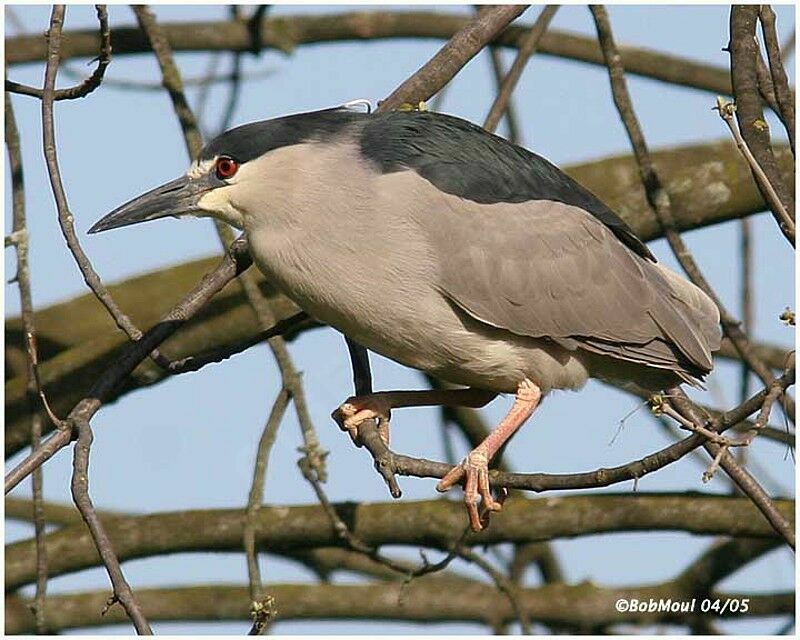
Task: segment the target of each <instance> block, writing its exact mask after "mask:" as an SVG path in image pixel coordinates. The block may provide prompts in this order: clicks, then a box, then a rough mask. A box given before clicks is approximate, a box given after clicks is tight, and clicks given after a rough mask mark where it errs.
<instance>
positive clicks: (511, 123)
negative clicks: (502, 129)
mask: <svg viewBox="0 0 800 640" xmlns="http://www.w3.org/2000/svg"><path fill="white" fill-rule="evenodd" d="M487 49H488V52H489V61H490V62H491V63H492V75H493V76H494V79H495V84H496V86H497V89H496V91H500V87H501V85H502V83H503V78H504V77H505V75H506V72H505V70H504V69H503V51H502V48H501V47H497V46H495V45H491V44H490V45H489V46H488V47H487ZM437 95H438V94H437ZM500 116H501V117H503V116H504V117H505V120H506V127H508V139H509V140H510V141H511V142H513V143H514V144H519V143H520V139H521V138H520V131H519V119H518V118H517V110H516V108H515V107H514V101H513V99H512V97H511V96H509V98H508V102H507V103H506V105H505V109H504V110H503V112H502V113H501V114H500ZM499 120H500V118H498V122H499ZM496 128H497V125H495V126H494V127H493V128H492V129H487V130H488V131H494V129H496ZM484 129H486V126H485V125H484Z"/></svg>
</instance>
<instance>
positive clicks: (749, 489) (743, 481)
mask: <svg viewBox="0 0 800 640" xmlns="http://www.w3.org/2000/svg"><path fill="white" fill-rule="evenodd" d="M791 375H792V377H793V376H794V372H793V371H792V372H791ZM774 388H779V389H780V387H779V386H778V385H776V386H775V387H774ZM765 392H766V394H765V400H766V399H767V398H769V396H770V395H771V394H772V389H770V390H769V391H767V390H766V389H765ZM669 402H670V403H671V404H672V405H673V406H674V407H675V409H676V410H677V411H678V412H680V413H681V414H683V416H685V417H686V418H688V419H689V420H691V421H692V422H693V423H694V424H695V425H696V426H701V425H703V424H705V423H708V424H711V423H710V422H709V421H707V420H706V419H705V417H704V416H703V415H702V414H700V413H699V412H698V411H697V408H696V407H695V406H694V404H693V403H692V401H691V400H689V398H688V397H687V396H686V394H685V393H684V392H683V390H682V389H680V388H679V387H676V388H674V389H671V390H670V400H669ZM703 447H704V448H705V449H706V451H708V453H709V455H711V457H712V459H713V461H714V463H715V464H718V465H719V466H720V467H722V468H723V469H724V470H725V472H726V473H727V474H728V476H729V477H730V478H731V480H733V481H734V482H735V483H736V485H737V486H738V487H739V489H741V490H742V492H743V493H744V494H745V495H746V496H747V497H748V498H750V500H751V501H752V502H753V504H755V505H756V507H758V509H759V511H761V513H762V514H764V517H765V518H766V519H767V520H768V521H769V523H770V524H771V525H772V526H773V528H774V529H775V531H777V532H778V533H779V534H780V535H781V536H782V537H783V539H784V540H786V543H787V544H788V545H789V546H790V547H791V548H792V549H794V548H795V533H794V529H793V528H792V525H791V524H790V523H789V522H788V520H786V518H784V517H783V515H782V514H781V513H780V511H778V509H777V507H776V506H775V504H774V503H773V502H772V500H771V499H770V497H769V496H768V495H767V493H766V492H765V491H764V490H763V489H762V488H761V486H760V485H759V484H758V482H757V481H756V480H755V478H753V476H751V475H750V474H749V473H748V472H747V471H746V470H744V469H742V468H741V467H740V466H739V465H738V464H737V463H736V460H735V459H734V458H733V456H731V455H730V453H729V452H728V447H727V446H720V445H719V444H717V443H715V442H711V441H710V440H705V441H704V442H703ZM707 473H711V470H709V471H708V472H707Z"/></svg>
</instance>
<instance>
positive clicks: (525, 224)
mask: <svg viewBox="0 0 800 640" xmlns="http://www.w3.org/2000/svg"><path fill="white" fill-rule="evenodd" d="M465 207H466V209H465ZM448 209H449V214H447V213H446V214H445V215H446V216H447V215H449V216H450V221H451V223H450V224H445V223H444V221H440V223H441V224H439V225H437V227H436V228H434V230H433V236H434V238H435V241H434V242H435V244H437V247H436V250H437V256H438V261H439V264H440V274H439V278H440V280H439V287H440V290H441V291H442V292H443V293H444V295H446V296H447V297H448V298H449V299H450V300H451V301H452V302H453V303H455V304H456V305H457V306H458V307H460V308H461V309H463V310H464V311H466V312H467V313H468V314H469V315H470V316H472V317H473V318H475V319H477V320H480V321H482V322H484V323H486V324H489V325H492V326H494V327H498V328H502V329H506V330H508V331H511V332H513V333H516V334H519V335H523V336H530V337H549V338H551V339H553V340H555V341H557V342H560V343H561V344H563V345H564V346H567V347H568V348H576V347H581V348H584V349H587V350H589V351H593V352H596V353H601V354H604V355H608V356H612V357H615V358H619V359H622V360H628V361H631V362H639V363H643V364H647V365H650V366H653V367H658V368H664V369H671V370H674V371H676V372H677V373H678V374H679V375H680V374H682V373H683V374H688V376H689V377H697V378H700V377H702V376H703V375H704V374H705V373H708V372H709V371H710V370H711V368H712V362H711V351H712V350H714V349H716V348H718V347H719V327H718V322H719V318H718V315H717V310H716V307H715V306H714V305H713V303H712V302H711V301H710V300H709V299H708V298H707V297H706V296H705V295H704V294H703V293H702V292H701V291H700V290H699V289H697V288H696V287H694V286H693V285H691V284H690V283H688V282H686V281H684V280H682V279H681V278H679V277H678V276H677V275H675V274H672V273H671V272H669V271H668V270H666V269H665V268H663V267H661V266H660V265H657V264H654V263H651V262H648V261H646V260H644V259H642V258H640V257H639V256H637V255H635V254H634V253H633V252H632V251H630V250H629V249H628V248H627V247H625V246H624V245H623V244H622V243H621V242H620V241H619V240H618V239H617V238H616V237H615V236H614V235H613V233H612V232H611V231H610V230H609V229H608V228H607V227H605V226H604V225H603V224H602V223H601V222H600V221H598V220H597V219H595V218H593V217H592V216H590V215H589V214H587V213H586V212H584V211H583V210H582V209H580V208H578V207H573V206H570V205H565V204H562V203H559V202H553V201H545V200H532V201H528V202H524V203H514V204H512V203H500V204H495V205H491V206H490V207H488V208H487V207H486V206H485V205H484V206H481V205H474V204H470V205H466V203H464V201H463V200H462V201H461V204H460V206H459V209H460V212H456V207H455V206H453V204H452V203H451V205H450V206H449V207H448ZM682 377H683V376H682Z"/></svg>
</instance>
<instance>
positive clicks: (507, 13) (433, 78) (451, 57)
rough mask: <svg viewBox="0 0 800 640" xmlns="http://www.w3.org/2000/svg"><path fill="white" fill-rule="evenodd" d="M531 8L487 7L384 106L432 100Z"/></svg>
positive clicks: (381, 103)
mask: <svg viewBox="0 0 800 640" xmlns="http://www.w3.org/2000/svg"><path fill="white" fill-rule="evenodd" d="M527 8H528V6H527V5H495V6H492V7H488V8H486V9H485V10H484V11H482V12H481V13H480V14H479V15H478V16H477V17H476V18H475V19H473V20H471V21H470V22H469V24H467V25H466V26H465V27H464V28H463V29H461V30H460V31H459V32H458V33H456V34H455V35H453V37H452V38H450V40H448V41H447V43H446V44H445V45H444V46H443V47H442V48H441V49H440V50H439V51H438V52H437V53H436V55H435V56H433V58H431V59H430V60H429V61H428V62H426V63H425V64H424V65H423V66H422V67H421V68H420V69H419V70H418V71H417V72H416V73H415V74H414V75H412V76H411V77H410V78H408V80H406V81H405V82H403V84H401V85H400V86H399V87H397V89H395V90H394V91H393V92H392V93H391V94H390V95H389V96H388V97H387V98H386V99H385V100H383V101H382V102H380V103H379V104H380V107H381V109H382V110H384V111H392V110H394V109H397V107H399V106H400V105H401V104H403V103H410V104H414V105H416V104H418V103H419V102H424V101H425V100H428V99H429V98H430V97H431V96H432V95H434V94H435V93H437V92H438V91H439V90H440V89H441V88H442V87H444V86H445V85H446V84H447V83H448V82H450V80H451V79H452V77H453V76H455V75H456V73H458V72H459V71H460V70H461V68H462V67H463V66H464V65H465V64H467V62H469V61H470V60H471V59H472V58H473V57H474V56H475V55H476V54H477V53H478V52H479V51H480V50H481V49H483V47H484V46H485V45H486V44H487V43H488V42H491V41H492V40H493V39H494V38H495V37H496V36H497V34H499V33H500V32H501V31H502V30H503V29H505V28H506V27H507V26H508V25H509V24H510V23H511V22H512V21H513V20H514V19H515V18H517V17H519V16H520V15H521V14H522V13H523V12H524V11H525V10H526V9H527Z"/></svg>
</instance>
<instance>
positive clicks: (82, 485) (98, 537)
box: [34, 5, 152, 635]
mask: <svg viewBox="0 0 800 640" xmlns="http://www.w3.org/2000/svg"><path fill="white" fill-rule="evenodd" d="M64 14H65V8H64V6H63V5H55V6H54V7H53V11H52V13H51V16H50V29H49V31H48V35H47V40H48V43H47V47H48V56H47V66H46V68H45V76H44V87H43V92H42V129H43V138H44V151H45V157H46V160H47V169H48V172H49V174H50V182H51V184H52V186H53V193H54V195H55V198H56V202H57V203H58V209H59V221H60V222H61V227H62V231H63V232H64V235H65V237H66V238H67V243H68V244H70V249H71V250H72V251H73V255H75V257H76V260H78V261H79V264H80V263H81V262H83V263H84V267H88V268H89V269H90V270H91V273H93V271H94V270H93V269H91V265H90V264H89V261H88V259H86V256H85V255H83V253H82V251H81V250H80V246H79V245H78V244H77V239H76V237H75V230H74V227H73V226H72V216H71V214H69V210H68V208H67V204H66V198H65V196H64V192H63V187H62V185H61V176H60V174H59V170H58V162H57V158H56V150H55V139H54V138H55V132H54V123H53V95H54V92H55V83H56V75H57V74H58V65H59V62H60V57H59V48H60V45H61V30H62V28H63V25H64ZM86 273H89V272H88V271H84V274H86ZM74 425H75V426H76V427H77V430H78V441H77V443H76V444H75V451H74V462H73V474H72V497H73V500H74V501H75V505H76V506H77V507H78V510H79V511H80V512H81V515H82V516H83V518H84V520H85V522H86V525H87V526H88V527H89V530H90V532H91V534H92V538H93V539H94V542H95V546H96V547H97V551H98V553H99V554H100V556H101V558H102V559H103V564H105V566H106V569H107V571H108V575H109V578H110V579H111V583H112V585H113V587H114V598H115V599H117V600H119V602H120V603H121V604H122V606H123V607H124V608H125V611H126V612H127V613H128V616H129V617H130V618H131V620H132V621H133V624H134V626H135V627H136V631H137V632H138V633H139V634H147V635H151V634H152V631H151V630H150V626H149V624H148V623H147V620H146V619H145V617H144V614H143V613H142V611H141V609H140V607H139V605H138V603H137V602H136V598H135V597H134V595H133V592H132V591H131V589H130V586H129V585H128V583H127V582H126V581H125V577H124V576H123V574H122V570H121V569H120V566H119V561H118V560H117V557H116V555H115V554H114V550H113V548H112V546H111V542H110V540H109V539H108V536H107V535H106V533H105V530H104V528H103V526H102V524H101V523H100V520H99V519H98V518H97V514H96V513H95V512H94V507H93V505H92V501H91V499H90V498H89V450H90V447H91V443H92V430H91V426H90V425H89V422H88V421H87V420H78V421H76V422H75V423H74ZM64 431H66V429H62V433H63V432H64ZM34 453H35V451H34Z"/></svg>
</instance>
